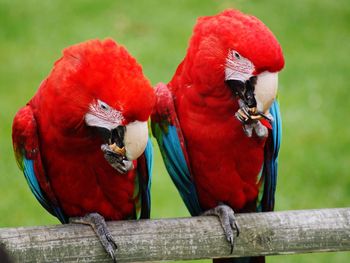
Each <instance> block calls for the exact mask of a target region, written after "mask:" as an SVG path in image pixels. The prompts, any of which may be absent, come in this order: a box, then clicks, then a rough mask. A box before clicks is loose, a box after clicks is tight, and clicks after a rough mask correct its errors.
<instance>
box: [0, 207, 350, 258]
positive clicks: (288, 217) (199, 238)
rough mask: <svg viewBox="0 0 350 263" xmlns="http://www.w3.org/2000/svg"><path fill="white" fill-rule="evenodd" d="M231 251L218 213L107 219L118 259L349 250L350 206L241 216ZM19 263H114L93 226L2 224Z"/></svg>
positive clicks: (1, 236) (3, 239)
mask: <svg viewBox="0 0 350 263" xmlns="http://www.w3.org/2000/svg"><path fill="white" fill-rule="evenodd" d="M237 222H238V224H239V226H240V236H239V237H238V238H237V239H236V242H235V248H234V251H233V254H232V255H231V254H230V246H229V244H228V243H227V242H226V239H225V237H224V234H223V231H222V229H221V226H220V224H219V221H218V219H217V218H216V217H193V218H176V219H157V220H140V221H120V222H109V223H108V227H109V228H110V230H111V233H112V235H113V236H114V237H115V239H116V241H117V243H118V246H119V248H118V262H140V261H161V260H186V259H204V258H217V257H242V256H258V255H277V254H295V253H308V252H325V251H346V250H350V208H340V209H321V210H300V211H286V212H271V213H251V214H238V215H237ZM0 243H1V244H2V245H3V246H4V247H5V248H6V249H7V251H8V252H9V253H10V255H11V256H12V258H13V259H14V260H15V262H111V260H110V259H109V257H108V256H107V254H106V253H105V252H104V250H103V249H102V246H101V245H100V243H99V241H98V239H97V238H96V237H95V235H94V232H93V231H92V230H91V228H90V227H89V226H83V225H55V226H40V227H18V228H0Z"/></svg>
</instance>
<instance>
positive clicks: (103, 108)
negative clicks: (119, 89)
mask: <svg viewBox="0 0 350 263" xmlns="http://www.w3.org/2000/svg"><path fill="white" fill-rule="evenodd" d="M98 106H99V107H100V108H101V109H102V110H108V109H109V106H108V105H107V104H106V103H104V102H102V101H100V100H99V101H98Z"/></svg>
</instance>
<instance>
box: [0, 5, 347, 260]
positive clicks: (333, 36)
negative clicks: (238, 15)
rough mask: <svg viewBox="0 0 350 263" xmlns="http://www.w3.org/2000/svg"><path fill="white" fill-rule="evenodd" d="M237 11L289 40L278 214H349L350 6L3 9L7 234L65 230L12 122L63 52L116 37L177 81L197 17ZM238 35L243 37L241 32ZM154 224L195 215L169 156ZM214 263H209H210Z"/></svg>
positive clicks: (158, 179)
mask: <svg viewBox="0 0 350 263" xmlns="http://www.w3.org/2000/svg"><path fill="white" fill-rule="evenodd" d="M228 7H236V8H239V9H241V10H243V11H244V12H247V13H251V14H254V15H255V16H257V17H258V18H260V19H261V20H262V21H264V22H265V23H266V24H267V25H268V26H269V27H270V29H271V30H272V31H273V32H274V33H275V35H276V36H277V38H278V39H279V41H280V43H281V45H282V47H283V50H284V54H285V59H286V67H285V69H284V71H283V72H282V73H281V74H280V93H279V99H280V103H281V111H282V116H283V143H282V148H281V153H280V162H279V164H280V166H279V168H280V169H279V181H278V189H277V197H276V209H277V210H291V209H310V208H325V207H345V206H348V205H349V202H350V176H349V170H350V167H349V165H350V125H349V124H348V120H349V116H348V114H349V112H350V111H349V109H350V100H349V95H348V94H349V92H348V90H349V81H350V61H349V57H350V5H349V3H348V1H347V0H338V1H333V0H294V1H280V0H273V1H272V0H271V1H262V0H255V1H243V0H241V1H239V0H237V1H203V0H197V1H191V0H187V1H186V0H177V1H175V0H174V1H155V0H152V1H136V0H128V1H107V0H102V1H88V0H80V1H35V0H27V1H19V0H18V1H14V0H1V1H0V83H1V84H0V99H1V101H0V169H1V170H0V171H1V173H0V227H6V226H26V225H27V226H29V225H47V224H57V223H58V221H57V220H56V219H55V218H53V217H52V216H50V215H49V214H48V213H47V212H46V211H45V210H44V209H43V208H42V207H41V206H40V205H39V204H38V202H37V201H36V200H35V198H34V197H33V195H32V194H31V192H30V191H29V188H28V186H27V184H26V182H25V180H24V177H23V175H22V174H21V172H20V171H19V169H18V168H17V166H16V163H15V160H14V156H13V152H12V145H11V124H12V119H13V117H14V114H15V113H16V111H17V110H18V109H19V108H20V107H21V106H23V105H24V104H25V103H26V102H27V101H28V100H29V99H30V98H31V97H32V96H33V94H34V93H35V91H36V89H37V87H38V85H39V83H40V82H41V80H43V79H44V78H45V77H46V75H47V74H48V73H49V72H50V69H51V67H52V65H53V63H54V61H55V60H57V59H58V58H59V57H60V55H61V50H62V49H63V48H64V47H66V46H69V45H72V44H75V43H78V42H81V41H84V40H87V39H90V38H105V37H112V38H114V39H116V40H117V41H118V42H119V43H121V44H123V45H125V46H126V47H127V48H128V50H129V51H130V52H131V54H133V56H135V57H136V58H137V60H138V61H139V62H140V63H141V64H142V65H143V69H144V72H145V74H146V75H147V76H148V77H149V78H150V80H151V82H152V83H153V84H156V83H157V82H159V81H164V82H167V81H168V80H169V79H170V78H171V76H172V74H173V73H174V71H175V69H176V67H177V65H178V64H179V62H180V61H181V59H182V58H183V56H184V54H185V51H186V47H187V44H188V39H189V37H190V35H191V31H192V28H193V25H194V24H195V21H196V18H197V17H198V16H203V15H213V14H216V13H218V12H219V11H221V10H223V9H225V8H228ZM233 30H234V29H233ZM152 193H153V195H152V201H153V204H152V208H153V211H152V217H153V218H159V217H179V216H188V212H187V211H186V209H185V207H184V205H183V204H182V202H181V200H180V199H179V197H178V194H177V192H176V190H175V188H174V186H173V185H172V183H171V181H170V180H169V178H168V176H167V174H166V172H165V170H164V166H163V164H162V162H161V159H160V157H159V154H158V153H157V156H156V168H155V173H154V181H153V189H152ZM205 262H209V261H205ZM268 262H350V253H327V254H326V253H325V254H308V255H298V256H283V257H282V256H275V257H269V258H268Z"/></svg>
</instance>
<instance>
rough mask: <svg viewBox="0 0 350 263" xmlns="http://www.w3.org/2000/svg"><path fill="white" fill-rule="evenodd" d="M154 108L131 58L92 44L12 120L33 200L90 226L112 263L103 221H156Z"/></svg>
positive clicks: (68, 53) (111, 46)
mask: <svg viewBox="0 0 350 263" xmlns="http://www.w3.org/2000/svg"><path fill="white" fill-rule="evenodd" d="M154 103H155V94H154V91H153V88H152V87H151V85H150V83H149V81H148V80H147V79H146V77H145V76H144V75H143V73H142V68H141V66H140V65H139V64H138V63H137V62H136V60H135V59H134V58H133V57H132V56H131V55H130V54H129V53H128V51H127V50H126V49H125V48H124V47H122V46H120V45H118V44H117V43H115V42H114V41H113V40H111V39H107V40H104V41H100V40H91V41H87V42H84V43H80V44H77V45H74V46H71V47H68V48H66V49H65V50H64V51H63V56H62V57H61V58H60V59H59V60H58V61H56V63H55V65H54V67H53V69H52V71H51V73H50V75H49V76H48V77H47V78H46V79H45V80H44V81H43V82H42V83H41V85H40V88H39V89H38V91H37V92H36V94H35V95H34V97H33V98H32V99H31V100H30V101H29V102H28V103H27V105H26V106H25V107H23V108H21V109H20V110H19V111H18V113H17V114H16V116H15V118H14V121H13V132H12V139H13V147H14V151H15V155H16V159H17V162H18V164H19V166H20V168H21V169H22V170H23V172H24V175H25V178H26V180H27V182H28V184H29V186H30V189H31V190H32V192H33V194H34V195H35V197H36V198H37V199H38V201H39V202H40V203H41V205H42V206H43V207H44V208H46V210H48V211H49V212H50V213H51V214H53V215H54V216H56V217H57V218H58V219H59V220H60V221H61V222H62V223H68V222H69V218H73V220H72V222H78V223H86V224H90V225H92V227H93V228H94V230H95V232H96V233H97V234H98V236H99V238H100V240H101V242H102V244H103V246H104V248H105V249H106V251H107V252H108V253H109V254H110V255H111V256H112V258H113V259H114V260H115V249H116V244H115V242H114V240H113V238H112V237H111V235H110V233H109V232H108V229H107V228H106V224H105V221H104V218H105V219H106V220H123V219H132V218H138V217H141V218H148V217H149V215H150V179H151V177H150V176H151V169H152V153H153V150H152V145H151V143H150V141H149V139H148V126H147V120H148V118H149V115H150V114H151V111H152V108H153V106H154ZM101 230H102V234H99V233H101Z"/></svg>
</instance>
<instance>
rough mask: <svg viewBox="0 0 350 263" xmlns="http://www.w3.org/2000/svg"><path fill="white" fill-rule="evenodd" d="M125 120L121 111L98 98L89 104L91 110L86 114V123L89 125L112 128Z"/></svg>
mask: <svg viewBox="0 0 350 263" xmlns="http://www.w3.org/2000/svg"><path fill="white" fill-rule="evenodd" d="M123 121H124V117H123V115H122V113H121V112H120V111H117V110H115V109H113V108H112V107H110V106H109V105H108V104H107V103H105V102H103V101H100V100H97V101H96V102H94V103H91V104H90V106H89V112H88V113H86V114H85V123H86V124H87V125H88V126H94V127H102V128H106V129H109V130H112V129H114V128H116V127H118V126H119V125H121V124H122V122H123Z"/></svg>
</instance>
